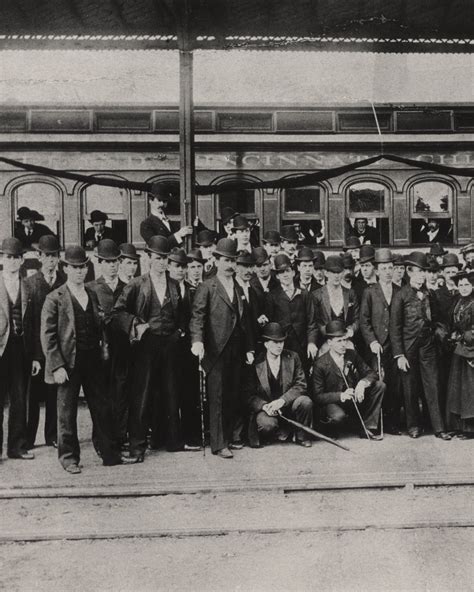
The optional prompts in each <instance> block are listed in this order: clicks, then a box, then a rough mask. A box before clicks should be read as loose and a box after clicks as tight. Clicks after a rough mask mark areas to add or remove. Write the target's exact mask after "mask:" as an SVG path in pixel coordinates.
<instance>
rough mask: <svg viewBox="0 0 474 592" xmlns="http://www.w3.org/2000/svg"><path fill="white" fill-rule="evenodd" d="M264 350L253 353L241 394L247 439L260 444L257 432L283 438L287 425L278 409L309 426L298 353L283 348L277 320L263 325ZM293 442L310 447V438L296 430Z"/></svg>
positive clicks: (307, 400) (308, 406)
mask: <svg viewBox="0 0 474 592" xmlns="http://www.w3.org/2000/svg"><path fill="white" fill-rule="evenodd" d="M262 338H263V341H264V346H265V351H264V352H262V353H261V354H260V356H259V357H257V359H256V361H255V365H254V366H252V367H251V368H250V370H249V373H248V376H247V379H246V381H245V387H244V390H245V396H246V399H247V405H248V408H249V410H250V420H249V443H250V446H252V447H253V448H259V447H260V446H261V442H260V436H262V437H263V438H265V439H266V440H270V439H271V438H272V437H273V436H275V435H277V437H278V439H279V440H284V439H285V436H286V435H287V433H288V432H287V426H286V425H285V424H283V420H280V419H279V418H278V413H279V412H282V413H284V414H285V415H286V414H288V417H292V418H294V419H295V420H296V421H298V422H299V423H302V424H303V425H306V426H308V427H311V421H312V415H313V402H312V401H311V399H310V398H309V397H308V395H307V385H306V379H305V375H304V371H303V367H302V365H301V361H300V359H299V357H298V354H296V353H295V352H292V351H289V350H286V349H283V347H284V343H285V338H286V335H285V333H284V331H283V329H282V328H281V325H279V324H278V323H268V325H266V326H265V327H264V328H263V332H262ZM296 443H297V444H299V445H300V446H305V447H310V446H311V440H309V439H308V436H307V435H306V433H305V432H304V431H303V430H297V432H296Z"/></svg>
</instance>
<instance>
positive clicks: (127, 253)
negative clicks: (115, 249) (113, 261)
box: [119, 243, 140, 284]
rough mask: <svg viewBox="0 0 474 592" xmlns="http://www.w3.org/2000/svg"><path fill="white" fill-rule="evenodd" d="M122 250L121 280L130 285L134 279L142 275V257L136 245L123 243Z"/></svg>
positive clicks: (120, 246) (120, 247)
mask: <svg viewBox="0 0 474 592" xmlns="http://www.w3.org/2000/svg"><path fill="white" fill-rule="evenodd" d="M119 249H120V264H119V278H120V279H121V280H122V282H123V283H124V284H128V282H130V281H131V280H132V279H133V278H134V277H136V276H137V275H140V255H139V254H138V253H137V249H136V248H135V245H132V244H131V243H122V244H121V245H119Z"/></svg>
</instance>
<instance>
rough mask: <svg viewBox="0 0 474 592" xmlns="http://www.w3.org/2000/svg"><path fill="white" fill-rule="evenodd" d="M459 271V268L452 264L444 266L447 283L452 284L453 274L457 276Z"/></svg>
mask: <svg viewBox="0 0 474 592" xmlns="http://www.w3.org/2000/svg"><path fill="white" fill-rule="evenodd" d="M457 272H458V268H457V267H456V266H454V265H451V266H450V267H444V268H443V271H442V273H443V276H444V279H445V280H446V283H449V284H452V282H453V276H455V275H456V274H457Z"/></svg>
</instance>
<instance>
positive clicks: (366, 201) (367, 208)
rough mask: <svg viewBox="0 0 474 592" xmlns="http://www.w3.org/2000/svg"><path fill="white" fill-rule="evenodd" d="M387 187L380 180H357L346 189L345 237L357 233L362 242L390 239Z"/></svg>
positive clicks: (387, 241)
mask: <svg viewBox="0 0 474 592" xmlns="http://www.w3.org/2000/svg"><path fill="white" fill-rule="evenodd" d="M388 202H389V194H388V189H387V188H386V187H385V185H382V183H377V182H372V181H358V182H357V183H353V184H352V185H350V186H349V187H348V189H347V218H346V236H347V237H349V236H356V237H357V238H358V239H359V240H360V242H361V244H363V243H366V244H373V245H385V244H389V242H390V216H389V211H390V210H389V203H388Z"/></svg>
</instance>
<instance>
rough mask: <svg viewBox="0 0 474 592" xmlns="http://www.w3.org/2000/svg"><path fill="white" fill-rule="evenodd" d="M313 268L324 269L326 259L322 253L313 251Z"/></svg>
mask: <svg viewBox="0 0 474 592" xmlns="http://www.w3.org/2000/svg"><path fill="white" fill-rule="evenodd" d="M313 256H314V259H313V267H314V269H324V263H325V262H326V257H325V255H324V253H323V252H322V251H313Z"/></svg>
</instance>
